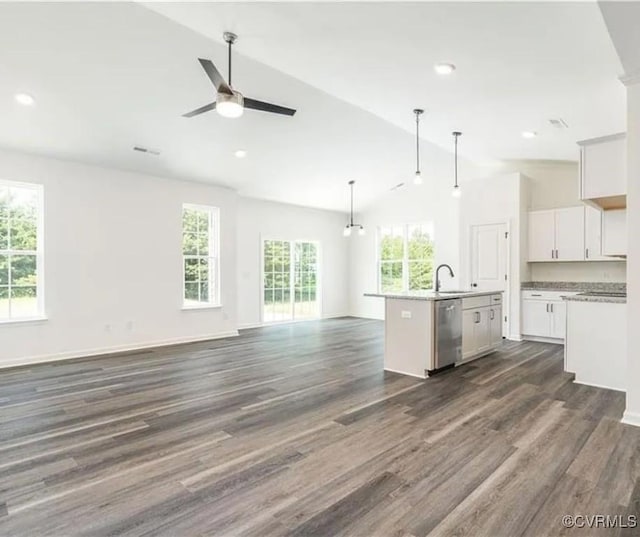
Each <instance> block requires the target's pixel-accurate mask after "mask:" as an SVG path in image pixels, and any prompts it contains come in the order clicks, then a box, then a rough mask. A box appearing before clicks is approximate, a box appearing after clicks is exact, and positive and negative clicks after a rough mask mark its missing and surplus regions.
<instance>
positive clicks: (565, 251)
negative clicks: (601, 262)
mask: <svg viewBox="0 0 640 537" xmlns="http://www.w3.org/2000/svg"><path fill="white" fill-rule="evenodd" d="M555 213H556V260H559V261H584V253H585V250H584V207H567V208H566V209H556V211H555Z"/></svg>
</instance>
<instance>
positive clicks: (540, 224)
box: [529, 211, 555, 261]
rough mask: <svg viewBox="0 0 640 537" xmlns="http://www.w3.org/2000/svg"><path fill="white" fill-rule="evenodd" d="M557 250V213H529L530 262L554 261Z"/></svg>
mask: <svg viewBox="0 0 640 537" xmlns="http://www.w3.org/2000/svg"><path fill="white" fill-rule="evenodd" d="M554 249H555V211H532V212H530V213H529V261H552V260H553V257H552V255H553V254H552V253H553V251H554Z"/></svg>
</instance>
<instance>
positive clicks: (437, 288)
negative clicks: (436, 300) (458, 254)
mask: <svg viewBox="0 0 640 537" xmlns="http://www.w3.org/2000/svg"><path fill="white" fill-rule="evenodd" d="M442 267H447V268H448V269H449V274H450V275H451V277H452V278H454V277H455V274H454V273H453V269H452V268H451V267H450V266H449V265H447V264H446V263H443V264H442V265H438V268H437V269H436V293H438V292H440V269H441V268H442Z"/></svg>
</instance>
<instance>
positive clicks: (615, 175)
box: [581, 136, 627, 199]
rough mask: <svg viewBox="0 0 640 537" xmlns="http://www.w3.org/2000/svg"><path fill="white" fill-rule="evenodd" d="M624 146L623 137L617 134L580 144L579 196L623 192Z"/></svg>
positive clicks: (585, 196) (624, 173) (619, 193)
mask: <svg viewBox="0 0 640 537" xmlns="http://www.w3.org/2000/svg"><path fill="white" fill-rule="evenodd" d="M626 145H627V141H626V137H624V136H621V137H617V138H614V139H609V140H605V141H600V142H594V143H592V144H591V143H590V144H587V145H585V146H583V147H582V152H581V172H582V177H581V180H582V199H597V198H606V197H609V196H622V195H624V194H626V193H627V185H626V177H627V172H626V161H627V157H626V155H627V150H626Z"/></svg>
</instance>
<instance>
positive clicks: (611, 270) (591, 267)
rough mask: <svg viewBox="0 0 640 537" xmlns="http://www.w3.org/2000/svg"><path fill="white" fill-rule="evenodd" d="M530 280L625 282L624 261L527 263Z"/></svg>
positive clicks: (625, 265)
mask: <svg viewBox="0 0 640 537" xmlns="http://www.w3.org/2000/svg"><path fill="white" fill-rule="evenodd" d="M529 269H530V273H531V280H533V281H542V282H626V281H627V263H626V261H602V262H600V261H585V262H575V263H529Z"/></svg>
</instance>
